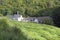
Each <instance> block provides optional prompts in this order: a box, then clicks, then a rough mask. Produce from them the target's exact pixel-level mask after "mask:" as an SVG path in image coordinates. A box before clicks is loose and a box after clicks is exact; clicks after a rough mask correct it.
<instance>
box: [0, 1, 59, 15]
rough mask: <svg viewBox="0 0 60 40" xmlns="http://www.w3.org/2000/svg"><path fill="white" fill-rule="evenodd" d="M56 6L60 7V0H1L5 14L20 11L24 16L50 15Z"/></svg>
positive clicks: (0, 7) (0, 9) (0, 4)
mask: <svg viewBox="0 0 60 40" xmlns="http://www.w3.org/2000/svg"><path fill="white" fill-rule="evenodd" d="M54 7H60V0H0V13H2V14H3V15H6V14H12V13H13V12H15V11H19V12H20V14H22V15H23V16H26V15H27V16H50V14H51V12H52V9H51V10H50V8H54ZM26 10H27V13H26V12H25V11H26ZM41 10H42V12H41Z"/></svg>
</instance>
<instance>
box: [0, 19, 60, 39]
mask: <svg viewBox="0 0 60 40" xmlns="http://www.w3.org/2000/svg"><path fill="white" fill-rule="evenodd" d="M0 40H60V28H57V27H54V26H50V25H45V24H36V23H27V22H17V21H12V20H8V19H6V18H0Z"/></svg>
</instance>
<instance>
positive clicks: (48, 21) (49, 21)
mask: <svg viewBox="0 0 60 40" xmlns="http://www.w3.org/2000/svg"><path fill="white" fill-rule="evenodd" d="M44 24H48V25H53V20H52V19H44Z"/></svg>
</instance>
